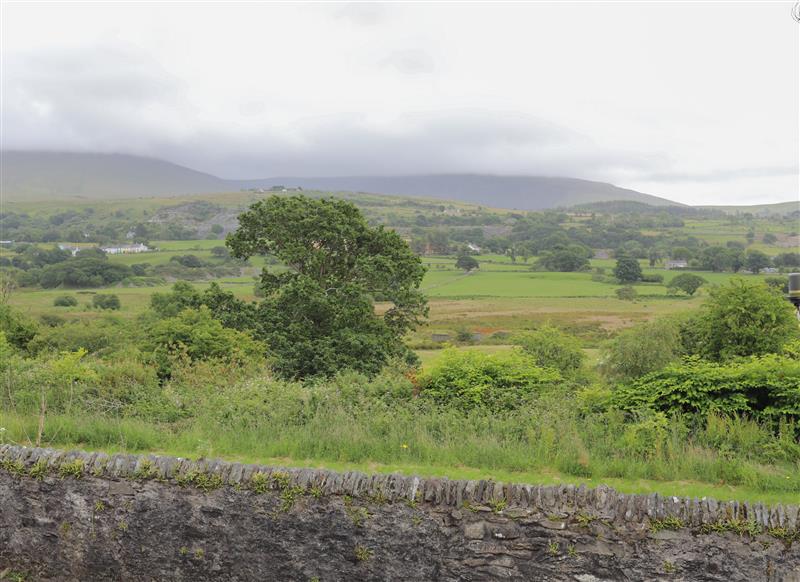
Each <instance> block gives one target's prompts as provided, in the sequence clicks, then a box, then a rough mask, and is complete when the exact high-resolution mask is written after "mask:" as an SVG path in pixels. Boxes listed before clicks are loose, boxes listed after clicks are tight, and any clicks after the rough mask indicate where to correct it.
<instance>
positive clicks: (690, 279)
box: [667, 273, 707, 296]
mask: <svg viewBox="0 0 800 582" xmlns="http://www.w3.org/2000/svg"><path fill="white" fill-rule="evenodd" d="M706 282H707V281H706V280H705V279H703V278H702V277H701V276H700V275H695V274H693V273H681V274H680V275H677V276H675V277H673V278H672V280H671V281H670V282H669V285H667V291H669V292H670V293H672V292H675V291H683V292H684V293H686V294H687V295H689V296H691V295H694V294H695V292H696V291H697V290H698V289H699V288H700V287H701V286H702V285H703V284H704V283H706Z"/></svg>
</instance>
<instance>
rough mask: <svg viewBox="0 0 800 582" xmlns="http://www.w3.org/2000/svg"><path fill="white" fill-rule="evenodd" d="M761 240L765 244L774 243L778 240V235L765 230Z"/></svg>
mask: <svg viewBox="0 0 800 582" xmlns="http://www.w3.org/2000/svg"><path fill="white" fill-rule="evenodd" d="M761 240H763V241H764V244H765V245H774V244H775V243H776V242H778V237H777V236H775V235H774V234H772V233H771V232H767V233H764V236H763V237H761Z"/></svg>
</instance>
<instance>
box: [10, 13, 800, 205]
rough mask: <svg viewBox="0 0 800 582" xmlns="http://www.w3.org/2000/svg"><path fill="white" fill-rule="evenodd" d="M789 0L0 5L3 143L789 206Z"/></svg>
mask: <svg viewBox="0 0 800 582" xmlns="http://www.w3.org/2000/svg"><path fill="white" fill-rule="evenodd" d="M791 7H792V3H791V2H775V3H768V2H763V1H761V2H751V3H733V2H724V3H702V2H694V3H644V2H642V3H604V2H597V3H591V4H587V3H570V4H565V3H560V4H555V3H527V4H520V3H483V4H481V3H478V4H475V3H472V4H454V3H438V4H433V3H427V4H422V3H414V4H408V3H406V4H402V3H394V4H330V3H328V4H288V3H284V4H267V3H235V2H225V3H166V2H165V3H125V4H123V3H111V2H109V3H104V4H99V3H69V2H60V3H7V2H4V3H3V7H2V10H3V14H2V16H3V18H2V67H3V75H2V91H3V104H2V122H3V126H2V146H3V148H5V149H48V150H66V151H100V152H121V153H133V154H141V155H149V156H155V157H160V158H164V159H167V160H170V161H173V162H176V163H181V164H185V165H188V166H190V167H192V168H195V169H198V170H202V171H206V172H210V173H213V174H216V175H219V176H222V177H226V178H257V177H268V176H273V175H305V176H313V175H317V176H319V175H352V174H408V173H422V172H424V173H445V172H477V173H484V172H486V173H498V174H531V175H551V176H571V177H579V178H587V179H596V180H603V181H609V182H613V183H615V184H617V185H620V186H625V187H629V188H634V189H638V190H641V191H644V192H647V193H651V194H656V195H660V196H664V197H667V198H671V199H673V200H677V201H680V202H685V203H690V204H701V203H705V204H744V203H760V202H776V201H784V200H791V199H796V198H797V196H798V191H799V190H800V178H798V174H800V169H799V168H798V158H800V152H799V151H798V147H800V146H798V141H799V136H798V131H799V130H798V125H799V123H800V120H799V119H798V108H799V105H798V103H800V90H799V87H800V81H799V79H798V76H799V75H800V50H799V48H800V44H799V43H798V41H799V39H800V36H799V35H800V24H798V23H797V22H796V21H794V20H793V19H792V17H791Z"/></svg>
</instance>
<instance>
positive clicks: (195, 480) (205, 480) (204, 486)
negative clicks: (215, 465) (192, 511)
mask: <svg viewBox="0 0 800 582" xmlns="http://www.w3.org/2000/svg"><path fill="white" fill-rule="evenodd" d="M175 482H176V483H177V484H178V485H180V486H181V487H185V486H187V485H192V486H193V487H196V488H197V489H200V490H201V491H203V492H205V493H208V492H209V491H213V490H214V489H219V488H220V487H222V486H223V485H224V483H223V481H222V477H220V476H219V475H218V474H217V473H205V472H203V471H197V470H191V471H188V472H186V473H182V474H180V475H178V476H177V477H175Z"/></svg>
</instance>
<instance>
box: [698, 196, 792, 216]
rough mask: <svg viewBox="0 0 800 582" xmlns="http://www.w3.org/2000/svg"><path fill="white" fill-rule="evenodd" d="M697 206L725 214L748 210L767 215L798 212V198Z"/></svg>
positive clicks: (741, 212)
mask: <svg viewBox="0 0 800 582" xmlns="http://www.w3.org/2000/svg"><path fill="white" fill-rule="evenodd" d="M698 208H708V209H711V210H720V211H722V212H724V213H726V214H745V213H747V212H749V213H750V214H754V215H759V216H769V215H773V214H791V213H792V212H800V200H791V201H789V202H774V203H772V204H752V205H750V206H699V207H698Z"/></svg>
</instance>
